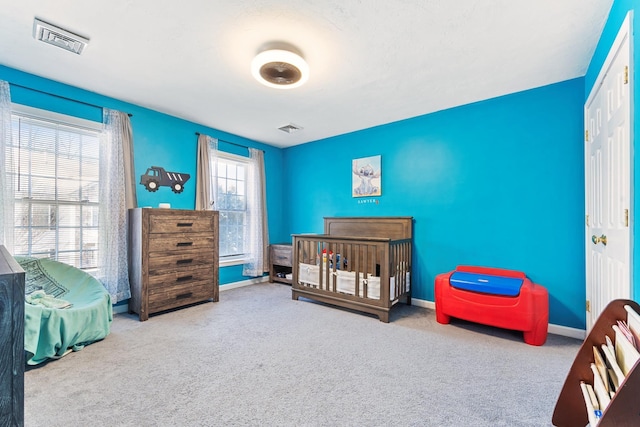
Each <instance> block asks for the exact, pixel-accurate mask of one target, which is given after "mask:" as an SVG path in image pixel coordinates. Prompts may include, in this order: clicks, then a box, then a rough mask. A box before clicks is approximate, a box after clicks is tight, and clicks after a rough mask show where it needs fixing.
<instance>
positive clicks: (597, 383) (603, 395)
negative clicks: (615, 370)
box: [591, 363, 611, 411]
mask: <svg viewBox="0 0 640 427" xmlns="http://www.w3.org/2000/svg"><path fill="white" fill-rule="evenodd" d="M591 371H592V372H593V391H594V392H595V394H596V398H597V399H598V405H597V406H598V407H597V408H596V409H600V410H602V411H604V410H605V409H607V406H609V402H611V396H610V395H609V392H608V391H607V389H606V388H605V386H604V382H603V381H602V378H601V377H600V373H598V369H597V368H596V365H595V363H592V364H591ZM594 406H595V405H594Z"/></svg>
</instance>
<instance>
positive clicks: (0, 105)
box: [0, 80, 15, 253]
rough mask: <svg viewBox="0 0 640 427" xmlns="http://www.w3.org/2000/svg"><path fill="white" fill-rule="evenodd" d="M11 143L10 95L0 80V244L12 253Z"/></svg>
mask: <svg viewBox="0 0 640 427" xmlns="http://www.w3.org/2000/svg"><path fill="white" fill-rule="evenodd" d="M10 142H11V93H10V90H9V83H7V82H6V81H4V80H0V244H2V245H4V246H5V247H6V248H7V250H8V251H9V252H10V253H13V227H14V223H13V222H14V218H13V206H14V197H15V195H14V190H15V188H14V185H13V182H14V179H13V174H11V173H10V171H11V170H12V169H13V167H12V156H11V152H9V150H8V148H7V147H8V146H9V145H10Z"/></svg>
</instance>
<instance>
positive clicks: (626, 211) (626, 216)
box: [624, 209, 629, 227]
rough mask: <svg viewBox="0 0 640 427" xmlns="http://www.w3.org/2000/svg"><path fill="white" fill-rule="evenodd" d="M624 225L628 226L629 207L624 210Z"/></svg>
mask: <svg viewBox="0 0 640 427" xmlns="http://www.w3.org/2000/svg"><path fill="white" fill-rule="evenodd" d="M624 226H625V227H628V226H629V209H625V210H624Z"/></svg>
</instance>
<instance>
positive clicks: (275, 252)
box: [270, 245, 293, 267]
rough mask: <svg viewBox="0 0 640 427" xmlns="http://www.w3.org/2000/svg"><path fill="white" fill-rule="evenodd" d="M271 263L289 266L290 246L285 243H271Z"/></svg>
mask: <svg viewBox="0 0 640 427" xmlns="http://www.w3.org/2000/svg"><path fill="white" fill-rule="evenodd" d="M270 249H271V254H270V256H271V260H270V262H271V264H275V265H283V266H286V267H291V266H292V265H293V261H292V259H291V258H292V254H291V246H287V245H271V246H270Z"/></svg>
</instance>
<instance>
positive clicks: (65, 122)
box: [11, 103, 104, 273]
mask: <svg viewBox="0 0 640 427" xmlns="http://www.w3.org/2000/svg"><path fill="white" fill-rule="evenodd" d="M11 116H12V118H11V120H14V119H15V117H18V118H24V119H27V120H35V121H39V122H45V123H50V124H51V125H53V126H62V127H69V128H76V129H78V130H80V131H82V130H84V131H88V132H91V133H95V137H96V138H98V139H99V140H100V139H101V138H102V137H103V132H104V125H103V123H102V122H95V121H91V120H87V119H82V118H79V117H75V116H70V115H67V114H61V113H57V112H53V111H49V110H43V109H40V108H35V107H30V106H26V105H22V104H16V103H12V104H11ZM58 155H59V153H57V152H56V153H55V156H56V157H57V156H58ZM58 177H59V176H58V174H57V173H56V179H58ZM16 196H17V194H15V193H14V198H15V197H16ZM14 200H15V202H14V203H18V202H20V200H18V199H14ZM41 202H42V203H45V202H49V205H51V204H55V205H57V206H78V207H80V206H94V207H96V208H97V209H99V206H100V201H99V200H98V201H97V202H85V201H78V202H75V201H68V200H64V199H60V200H59V199H58V198H57V196H56V195H54V196H53V198H52V199H46V200H45V199H42V200H39V199H36V200H33V203H34V204H33V206H38V205H42V203H41ZM29 203H32V202H29ZM42 206H44V205H42ZM31 209H32V208H30V209H29V211H31ZM14 218H15V211H14ZM59 220H60V217H59V216H56V223H57V222H58V221H59ZM57 226H58V225H57V224H54V225H50V227H54V228H57ZM13 227H14V229H16V230H17V229H18V228H23V229H24V226H20V225H19V224H18V223H16V222H15V221H14V224H13ZM32 227H35V228H36V229H38V228H43V227H42V226H34V225H32V224H30V225H29V226H28V227H27V229H28V230H29V231H28V233H29V234H31V229H32ZM65 228H66V227H63V229H65ZM72 228H74V229H75V228H79V229H80V232H81V233H82V230H83V229H84V226H83V218H82V216H81V217H80V222H79V223H77V224H75V225H73V227H72ZM89 228H90V229H93V228H95V230H96V232H97V233H99V224H98V225H97V226H91V227H89ZM50 229H51V228H50ZM56 234H57V232H56ZM60 237H61V236H59V235H56V239H55V247H56V254H58V255H61V254H62V255H64V254H65V253H72V252H76V251H71V252H69V251H61V252H59V249H58V248H59V247H60V240H59V238H60ZM98 240H99V237H98ZM28 245H29V251H32V250H33V247H31V243H29V244H28ZM36 252H37V251H36ZM39 254H40V253H39V252H38V253H37V254H36V255H34V256H41V255H39ZM78 256H79V257H80V258H81V257H82V256H83V250H82V248H80V249H79V253H78ZM96 256H97V254H96ZM80 258H78V262H80V263H82V261H80ZM56 259H57V258H56ZM99 267H100V266H99V265H95V266H84V267H82V268H83V270H84V271H87V272H89V273H94V272H96V271H97V270H98V269H99Z"/></svg>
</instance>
